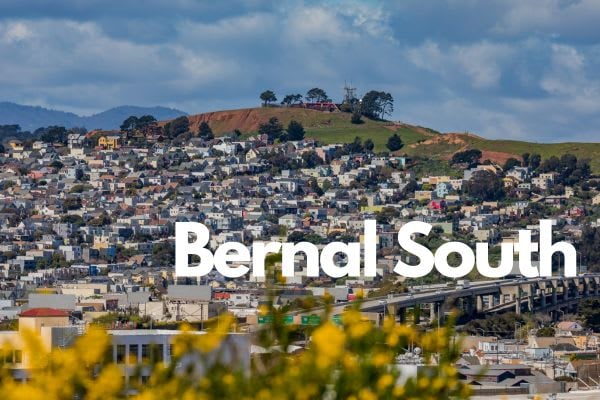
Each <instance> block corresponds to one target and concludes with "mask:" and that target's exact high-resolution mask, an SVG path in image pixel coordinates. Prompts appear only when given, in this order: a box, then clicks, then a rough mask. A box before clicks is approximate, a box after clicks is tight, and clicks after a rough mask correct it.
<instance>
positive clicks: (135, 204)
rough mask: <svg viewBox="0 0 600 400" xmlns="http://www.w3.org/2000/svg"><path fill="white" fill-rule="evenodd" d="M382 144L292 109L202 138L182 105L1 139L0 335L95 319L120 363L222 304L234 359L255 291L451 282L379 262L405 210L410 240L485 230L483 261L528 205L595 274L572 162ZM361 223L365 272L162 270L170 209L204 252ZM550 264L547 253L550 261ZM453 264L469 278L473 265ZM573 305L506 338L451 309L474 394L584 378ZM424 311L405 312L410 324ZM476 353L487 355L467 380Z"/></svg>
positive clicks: (381, 288) (591, 236)
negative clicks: (105, 124) (420, 228)
mask: <svg viewBox="0 0 600 400" xmlns="http://www.w3.org/2000/svg"><path fill="white" fill-rule="evenodd" d="M320 112H321V111H320ZM322 112H326V113H330V112H340V111H337V110H330V109H326V110H324V111H322ZM384 141H385V142H386V143H387V151H376V150H375V149H374V144H373V140H371V139H367V140H365V141H362V140H361V139H360V138H358V137H357V138H356V139H354V140H353V141H352V138H348V141H346V142H340V143H329V144H324V143H322V142H321V141H320V140H319V138H318V137H313V136H312V135H308V134H306V132H305V130H304V127H303V126H302V123H301V122H299V121H292V122H290V123H289V125H288V126H287V127H285V126H283V124H282V123H281V122H279V121H278V120H277V118H270V119H268V120H265V121H262V122H261V123H260V127H259V129H258V131H257V132H246V133H242V132H240V131H232V132H229V133H227V134H223V135H215V134H214V133H213V131H212V129H211V127H210V125H209V124H208V123H206V122H202V123H199V126H198V128H197V129H192V128H191V127H190V124H189V120H188V117H186V116H183V117H178V118H176V119H174V120H170V121H164V122H159V121H156V120H155V119H154V118H153V117H151V116H144V117H140V118H138V117H133V116H132V117H129V118H127V119H126V120H125V121H124V122H123V125H122V126H121V129H119V130H112V131H98V130H96V131H89V132H87V131H85V130H66V129H64V128H60V127H49V128H46V129H44V130H42V131H40V135H39V136H38V137H36V138H35V139H23V140H17V139H11V140H9V141H7V142H6V143H4V149H3V152H2V154H1V155H0V188H1V190H0V236H1V237H2V243H1V244H0V324H1V326H2V329H3V331H1V332H0V338H3V337H4V338H9V337H10V336H11V335H16V334H17V329H23V327H24V326H31V327H33V328H34V329H36V330H37V331H38V332H39V333H40V334H42V335H43V336H44V337H47V338H48V339H47V343H48V346H50V347H60V346H69V343H71V342H72V340H73V339H74V338H75V337H77V336H78V335H79V334H81V333H83V332H84V331H86V330H87V329H88V327H89V326H91V325H94V324H99V325H102V326H105V327H107V328H108V329H109V330H110V331H109V332H111V335H112V337H113V343H114V346H115V347H114V349H115V350H114V357H115V362H117V363H122V362H125V361H124V360H125V358H126V357H125V356H124V354H125V352H126V353H127V354H134V356H135V357H138V355H139V357H140V359H141V358H142V357H144V354H146V353H147V352H148V351H150V350H149V349H150V347H148V346H149V343H157V341H158V342H160V343H161V346H162V347H161V348H160V350H159V352H160V357H161V359H162V358H164V359H165V360H166V359H169V357H170V353H169V352H170V350H169V337H170V336H171V335H173V332H174V331H170V330H168V329H174V328H176V327H177V324H179V323H180V322H189V323H193V324H196V325H197V326H198V327H200V328H201V327H202V324H203V323H205V322H207V321H209V320H211V319H213V318H215V317H218V316H219V315H221V314H223V313H226V312H230V313H233V315H234V316H235V318H236V319H237V321H238V324H239V331H238V332H241V333H239V334H231V335H232V337H231V341H233V342H236V343H237V344H238V345H240V346H244V348H245V349H246V350H247V358H246V359H245V360H246V361H244V362H248V363H249V359H250V356H251V354H253V352H256V351H257V350H256V347H255V346H254V345H251V343H250V342H251V339H250V337H249V336H248V335H252V333H254V332H256V331H257V330H259V329H260V327H261V325H264V324H265V323H268V319H265V318H264V317H261V315H260V312H259V309H260V306H261V305H262V304H264V303H265V302H267V301H268V300H269V299H270V298H274V302H275V304H276V306H277V307H279V308H281V309H282V310H285V311H286V312H292V311H297V310H299V309H300V308H301V304H302V301H303V300H302V299H304V298H306V297H307V296H309V297H312V298H314V299H315V302H316V304H323V301H324V300H323V299H325V298H326V297H328V296H330V297H333V301H334V302H336V303H346V302H348V303H349V302H352V301H353V300H356V299H358V298H360V297H362V296H364V297H366V298H370V297H373V298H375V297H380V296H387V295H392V296H393V295H394V294H397V293H405V292H411V291H413V290H415V288H417V287H419V286H420V287H424V285H425V286H426V285H433V286H435V285H438V286H440V287H446V286H447V285H456V282H453V281H452V280H450V279H447V278H443V277H441V276H438V275H435V274H434V275H432V276H428V277H425V278H422V279H405V278H403V277H398V276H397V275H395V274H393V273H392V269H393V266H394V265H395V263H396V261H397V260H398V259H402V260H404V261H405V262H410V263H416V262H417V261H418V260H417V259H416V258H415V257H414V256H411V255H409V254H408V253H407V252H405V251H401V249H400V248H399V247H398V242H397V239H396V233H397V232H398V229H399V228H400V227H401V226H402V225H403V224H406V223H407V222H409V221H415V220H416V221H423V222H428V223H430V224H432V225H433V226H434V227H435V228H434V231H433V232H432V233H431V234H430V235H429V236H428V237H423V238H419V240H422V243H423V244H425V245H427V246H428V247H430V248H432V249H435V248H437V247H439V246H440V245H441V244H442V243H444V242H445V241H448V240H452V239H454V240H460V241H463V242H465V243H467V244H469V245H470V246H474V245H475V243H476V242H485V243H488V244H490V245H491V250H490V262H491V263H492V264H494V263H497V261H498V260H499V258H500V248H499V246H498V244H499V243H500V242H502V241H509V242H510V241H517V240H518V233H517V232H518V230H519V229H523V228H528V229H532V230H534V237H537V234H538V233H539V232H536V231H535V229H536V227H537V223H538V221H539V219H542V218H551V219H554V220H556V221H557V225H556V227H555V230H554V233H555V237H556V238H560V239H561V240H566V241H569V242H572V243H574V244H576V245H577V247H578V251H579V260H578V268H579V269H578V271H579V273H581V274H583V273H586V272H597V271H600V253H599V252H598V250H597V249H596V245H595V244H596V243H597V240H598V237H600V227H599V226H598V224H599V222H600V180H599V179H598V178H597V177H595V176H594V175H593V173H592V171H591V169H590V165H589V162H588V161H587V160H578V159H577V158H576V157H575V156H573V155H570V154H565V155H563V156H562V157H561V158H557V157H550V158H545V159H542V157H541V156H540V155H538V154H528V153H527V154H523V155H520V156H519V157H518V158H511V159H508V160H506V161H505V162H504V163H503V164H502V165H500V164H497V163H495V162H493V161H490V160H487V159H483V157H482V152H481V151H479V150H478V149H466V150H463V151H460V152H457V153H455V154H454V155H453V157H452V159H449V160H443V159H442V160H441V159H433V158H431V159H430V158H427V157H424V156H409V155H406V154H405V153H404V151H403V147H404V143H403V140H402V133H400V134H397V133H396V132H394V131H393V130H390V131H389V134H388V137H386V138H385V140H384ZM500 150H501V149H500ZM365 219H375V220H377V227H378V231H377V256H378V257H377V261H378V262H377V272H378V275H377V277H375V278H364V279H349V278H348V279H346V278H339V279H332V278H330V277H327V276H320V277H318V278H308V277H307V276H306V273H305V269H306V267H307V266H306V261H305V260H304V258H303V257H301V256H298V257H297V259H296V271H297V274H296V276H294V277H291V278H285V281H279V282H276V283H274V282H272V281H271V280H270V278H259V277H253V276H252V275H248V276H243V277H241V278H237V279H225V278H223V277H222V276H220V275H219V274H218V273H216V272H214V273H211V274H210V275H209V276H207V277H203V278H202V279H198V280H196V279H191V278H181V277H180V278H178V277H177V276H176V275H175V273H174V268H173V264H174V257H175V253H174V244H173V242H174V238H173V235H174V225H175V223H176V222H178V221H189V222H201V223H203V224H205V225H206V226H207V227H209V229H210V231H211V236H210V237H211V240H210V243H209V247H210V248H215V247H217V246H219V245H221V244H223V243H225V242H229V241H238V242H242V243H244V244H246V245H250V244H251V243H252V242H254V241H288V242H294V243H297V242H300V241H309V242H311V243H314V244H316V245H318V246H324V245H325V244H327V243H330V242H332V241H342V242H349V241H360V239H361V237H360V235H361V233H362V230H363V221H364V220H365ZM534 241H535V239H534ZM340 262H343V260H341V261H340ZM449 262H450V263H451V264H453V263H454V264H456V263H459V262H460V259H457V258H454V259H453V258H452V257H450V259H449ZM515 265H516V264H515ZM560 265H561V262H560V258H559V257H556V260H555V271H556V273H557V275H559V274H560ZM467 278H468V280H471V281H478V280H480V279H481V278H480V277H479V276H477V274H476V273H475V272H474V273H472V274H470V275H469V276H468V277H467ZM383 313H384V314H385V311H383ZM596 315H597V314H596ZM366 317H367V318H369V319H372V320H373V321H375V322H377V323H379V322H378V321H380V316H379V315H373V313H371V314H369V315H366ZM588 317H590V318H589V319H585V318H584V317H580V316H577V315H569V314H567V315H564V313H563V315H562V318H561V320H562V321H551V320H547V319H543V318H541V319H535V318H532V319H530V320H528V321H522V320H518V322H516V323H518V324H519V325H520V327H522V329H520V328H519V329H517V328H514V330H513V331H514V332H515V334H514V335H513V334H512V333H510V335H498V334H494V332H493V331H490V332H491V335H490V334H489V333H490V332H487V331H486V330H484V329H481V328H478V329H479V332H478V331H477V330H475V331H473V330H469V329H468V327H469V323H468V321H464V322H465V323H467V325H465V327H467V329H466V330H465V331H464V332H465V333H470V335H469V336H467V337H466V339H465V340H464V342H463V349H462V350H463V356H462V358H461V359H460V360H459V362H458V367H459V371H460V376H461V377H462V378H463V379H464V381H465V382H467V383H468V384H469V385H471V386H473V387H476V388H477V387H479V389H480V390H481V393H484V392H485V390H487V391H488V392H489V393H496V392H498V393H499V391H500V390H505V391H506V393H526V392H527V390H526V389H525V388H526V385H524V383H527V384H528V385H534V386H535V385H537V387H539V388H541V387H544V385H545V386H546V387H548V388H549V389H548V391H560V390H566V388H567V386H569V387H582V388H585V387H586V386H587V387H591V386H596V385H597V383H595V379H596V378H598V376H599V371H600V361H598V360H597V355H598V354H600V353H599V351H600V349H599V348H598V337H599V335H600V330H599V329H598V328H600V326H599V325H600V324H593V323H590V321H592V320H593V319H594V316H593V315H592V316H590V315H588ZM16 321H18V324H17V323H16ZM302 321H303V322H300V321H298V323H300V324H305V323H306V324H307V325H310V324H311V323H310V322H306V321H304V320H302ZM434 324H435V320H433V319H427V318H423V320H422V321H421V322H420V325H421V326H422V328H423V329H426V328H427V327H429V326H433V325H434ZM471 324H472V322H471ZM59 328H60V329H59ZM549 329H550V330H551V334H550V335H544V336H538V335H537V332H540V330H546V332H547V331H548V330H549ZM127 332H129V333H127ZM480 333H481V335H479V334H480ZM511 335H512V336H511ZM304 344H305V343H304ZM299 347H300V348H301V347H302V343H299ZM253 348H254V350H252V349H253ZM263 350H264V349H263ZM574 356H575V357H574ZM7 360H9V364H10V365H11V368H12V369H13V370H14V371H15V377H18V378H20V379H26V370H27V360H24V359H23V357H22V354H21V353H20V352H19V351H15V352H14V353H11V355H10V357H9V358H7ZM404 361H406V363H408V364H415V359H411V360H409V361H410V362H409V361H407V360H404ZM421 361H422V360H421ZM398 362H399V363H400V364H402V363H403V361H402V360H399V361H398ZM419 363H420V361H419V362H416V364H419ZM416 364H415V365H416ZM419 365H420V366H419V368H427V366H426V365H425V364H423V365H421V364H419ZM482 365H488V366H490V368H487V369H485V372H483V374H484V375H483V376H482V375H481V374H482V371H484V370H483V369H482V368H481V366H482ZM565 384H566V385H567V386H565ZM507 388H508V389H507Z"/></svg>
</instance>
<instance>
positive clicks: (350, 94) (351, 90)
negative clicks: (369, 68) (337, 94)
mask: <svg viewBox="0 0 600 400" xmlns="http://www.w3.org/2000/svg"><path fill="white" fill-rule="evenodd" d="M356 100H357V99H356V88H355V87H352V82H350V86H348V84H347V83H346V81H344V103H346V104H353V103H354V102H356Z"/></svg>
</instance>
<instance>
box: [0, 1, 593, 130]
mask: <svg viewBox="0 0 600 400" xmlns="http://www.w3.org/2000/svg"><path fill="white" fill-rule="evenodd" d="M598 21H600V1H597V0H528V1H522V0H436V1H434V0H402V1H394V2H383V1H381V2H377V1H343V0H338V1H335V0H332V1H321V2H316V1H285V0H279V1H273V2H270V1H258V0H249V1H216V0H212V1H194V0H145V1H141V0H138V1H133V0H118V1H113V0H86V1H80V0H54V1H47V0H2V1H1V2H0V101H1V100H4V101H14V102H18V103H24V104H31V105H41V106H45V107H51V108H57V109H62V110H68V111H73V112H77V113H80V114H90V113H94V112H97V111H101V110H104V109H106V108H109V107H112V106H116V105H122V104H132V105H145V106H151V105H164V106H171V107H176V108H179V109H181V110H183V111H186V112H188V113H198V112H204V111H211V110H219V109H225V108H239V107H249V106H255V105H256V104H258V94H259V93H260V92H261V91H262V90H263V89H267V88H270V89H273V90H274V91H275V92H276V93H277V94H278V96H279V98H280V99H281V98H282V97H283V95H285V94H287V93H296V92H299V93H305V92H306V90H307V89H309V88H311V87H314V86H318V87H322V88H324V89H326V90H327V92H328V94H329V95H330V97H332V98H334V99H335V100H339V99H340V98H341V96H342V87H343V86H344V81H351V82H352V83H353V85H354V86H356V87H357V88H358V92H359V94H363V93H364V92H366V91H368V90H370V89H377V90H385V91H389V92H390V93H391V94H392V95H393V96H394V99H395V108H396V110H395V112H394V115H393V118H394V119H398V120H401V121H405V122H409V123H414V124H419V125H424V126H428V127H432V128H435V129H437V130H440V131H444V132H449V131H453V132H464V131H469V132H473V133H478V134H481V135H483V136H486V137H490V138H515V139H526V140H530V141H555V142H556V141H567V140H587V141H600V134H599V133H600V68H599V67H600V24H599V23H598Z"/></svg>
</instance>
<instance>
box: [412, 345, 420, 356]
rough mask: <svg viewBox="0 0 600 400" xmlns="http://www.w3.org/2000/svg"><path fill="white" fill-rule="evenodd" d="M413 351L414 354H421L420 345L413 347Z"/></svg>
mask: <svg viewBox="0 0 600 400" xmlns="http://www.w3.org/2000/svg"><path fill="white" fill-rule="evenodd" d="M413 353H414V354H415V355H416V356H418V355H419V354H421V348H420V347H415V348H414V349H413Z"/></svg>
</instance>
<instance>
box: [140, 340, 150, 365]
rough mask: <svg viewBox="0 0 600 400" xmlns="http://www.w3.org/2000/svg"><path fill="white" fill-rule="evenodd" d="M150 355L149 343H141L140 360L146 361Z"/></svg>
mask: <svg viewBox="0 0 600 400" xmlns="http://www.w3.org/2000/svg"><path fill="white" fill-rule="evenodd" d="M149 357H150V345H149V344H143V345H142V361H147V360H148V358H149Z"/></svg>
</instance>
